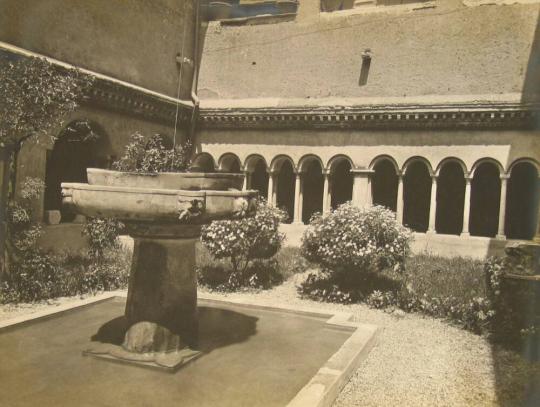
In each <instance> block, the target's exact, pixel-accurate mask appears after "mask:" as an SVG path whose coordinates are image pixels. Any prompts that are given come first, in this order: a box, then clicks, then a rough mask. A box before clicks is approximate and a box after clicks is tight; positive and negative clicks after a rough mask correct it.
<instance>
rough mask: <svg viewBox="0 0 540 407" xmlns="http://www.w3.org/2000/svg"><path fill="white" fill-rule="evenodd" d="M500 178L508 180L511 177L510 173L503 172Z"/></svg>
mask: <svg viewBox="0 0 540 407" xmlns="http://www.w3.org/2000/svg"><path fill="white" fill-rule="evenodd" d="M499 178H500V179H501V181H506V180H508V179H509V178H510V175H508V174H501V175H500V176H499Z"/></svg>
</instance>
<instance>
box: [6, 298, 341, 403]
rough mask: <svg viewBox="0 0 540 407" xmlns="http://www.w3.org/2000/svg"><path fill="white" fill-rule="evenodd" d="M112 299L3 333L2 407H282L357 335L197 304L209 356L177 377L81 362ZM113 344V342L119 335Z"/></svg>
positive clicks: (113, 311)
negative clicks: (171, 406)
mask: <svg viewBox="0 0 540 407" xmlns="http://www.w3.org/2000/svg"><path fill="white" fill-rule="evenodd" d="M124 307H125V300H124V299H121V298H114V299H112V300H108V301H105V302H102V303H98V304H94V305H89V306H86V307H84V308H80V309H76V310H72V311H68V312H67V313H62V314H60V315H58V316H52V317H49V318H47V319H46V320H39V321H35V322H31V323H27V324H25V325H23V326H20V327H12V328H8V329H5V330H3V331H2V332H1V333H0V360H1V363H0V377H1V378H2V379H1V380H0V394H1V395H2V396H1V402H0V404H1V405H3V406H12V407H16V406H168V405H181V406H231V407H232V406H283V405H286V404H287V403H288V402H289V401H290V400H291V399H292V398H293V397H294V396H295V394H296V393H297V392H298V391H300V389H301V388H302V387H303V386H304V385H305V384H307V382H308V381H309V380H310V378H311V377H312V376H314V375H315V373H316V372H317V371H318V369H319V368H320V367H321V366H322V365H323V364H324V363H325V362H326V361H327V360H328V359H329V358H330V356H332V355H333V354H334V353H335V352H336V351H337V350H338V348H339V347H340V346H341V345H342V344H343V343H344V342H345V341H346V340H347V338H348V337H349V336H350V334H351V332H350V331H344V330H339V329H335V328H331V327H329V326H328V325H325V321H326V320H327V319H328V318H326V317H314V316H307V315H298V314H291V313H285V312H277V311H271V310H261V309H257V308H248V307H245V306H237V305H225V304H216V303H214V302H211V303H208V302H207V303H205V302H204V301H199V313H200V349H201V350H202V351H203V352H204V356H202V357H201V358H199V359H197V360H196V361H194V362H192V363H190V364H189V365H187V366H185V367H183V368H182V369H181V370H179V371H178V372H177V373H174V374H170V373H167V372H161V371H154V370H150V369H147V368H141V367H134V366H128V365H124V364H118V363H113V362H109V361H103V360H97V359H94V358H91V357H84V356H82V355H81V351H82V350H83V349H84V348H85V347H86V346H87V344H88V341H89V339H90V338H91V337H92V336H93V335H94V334H96V332H97V331H98V330H99V328H100V327H102V326H103V325H104V324H107V325H106V326H107V327H108V328H110V327H114V326H121V325H122V319H123V316H122V315H123V313H124ZM109 332H110V333H111V334H110V335H109V336H108V340H110V341H112V342H114V341H117V340H118V338H115V332H116V331H115V330H114V329H113V330H109Z"/></svg>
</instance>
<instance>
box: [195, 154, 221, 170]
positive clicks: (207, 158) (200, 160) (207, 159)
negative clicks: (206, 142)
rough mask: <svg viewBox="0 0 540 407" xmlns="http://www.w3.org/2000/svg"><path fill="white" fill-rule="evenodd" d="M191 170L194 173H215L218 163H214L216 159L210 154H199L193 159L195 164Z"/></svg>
mask: <svg viewBox="0 0 540 407" xmlns="http://www.w3.org/2000/svg"><path fill="white" fill-rule="evenodd" d="M191 168H192V169H193V170H194V171H201V172H215V170H216V163H215V161H214V157H212V156H211V155H210V154H208V153H199V154H197V156H196V157H195V158H194V159H193V163H192V164H191Z"/></svg>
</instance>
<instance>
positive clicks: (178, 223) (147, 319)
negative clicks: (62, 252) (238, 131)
mask: <svg viewBox="0 0 540 407" xmlns="http://www.w3.org/2000/svg"><path fill="white" fill-rule="evenodd" d="M87 174H88V180H89V183H88V184H81V183H62V201H63V204H64V205H66V206H69V207H70V208H71V209H72V210H73V211H74V212H76V213H79V214H82V215H85V216H89V217H104V218H115V219H118V220H121V221H122V222H123V223H125V225H126V229H127V231H128V233H129V234H130V235H131V236H132V237H133V239H134V251H133V260H132V264H131V270H130V276H129V287H128V298H127V303H126V311H125V317H126V321H127V323H128V329H127V331H126V334H125V337H124V341H123V343H122V345H121V346H119V345H110V346H109V345H108V346H106V347H103V346H98V347H95V346H91V347H90V348H88V349H86V350H85V351H84V352H85V354H89V355H93V356H95V357H98V358H104V359H112V360H121V361H124V362H128V363H133V364H139V365H152V366H154V367H156V368H163V369H167V370H171V371H175V370H176V369H178V368H179V367H181V366H183V365H185V364H186V363H188V362H189V361H191V360H194V359H196V358H198V357H200V356H201V352H200V351H199V350H198V349H197V344H198V315H197V276H196V272H195V245H196V243H197V241H198V238H199V236H200V232H201V225H203V224H205V223H209V222H211V221H212V220H217V219H235V218H242V217H245V216H248V215H249V214H251V213H253V212H254V211H255V209H256V201H255V200H256V198H257V191H239V190H238V189H234V188H233V187H237V186H238V185H241V184H242V182H243V175H241V174H227V173H218V174H204V173H160V174H139V173H128V172H119V171H108V170H97V169H88V172H87ZM206 188H215V189H206Z"/></svg>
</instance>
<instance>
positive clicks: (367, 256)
mask: <svg viewBox="0 0 540 407" xmlns="http://www.w3.org/2000/svg"><path fill="white" fill-rule="evenodd" d="M410 239H411V233H410V231H409V230H408V229H407V228H405V227H404V226H402V225H401V224H400V223H399V222H398V221H396V219H395V214H394V213H393V212H392V211H390V210H388V209H386V208H384V207H382V206H373V207H371V208H366V209H362V208H358V207H356V206H354V205H352V204H351V203H350V202H348V203H345V204H343V205H341V206H339V207H338V208H337V209H336V210H335V211H332V212H331V213H329V214H324V215H315V216H314V217H313V218H312V220H311V222H310V225H309V227H308V228H307V229H306V231H305V233H304V235H303V237H302V253H303V255H304V256H305V257H306V258H307V259H308V260H309V261H311V262H313V263H316V264H319V265H320V266H322V267H323V268H325V269H328V270H329V271H331V272H338V273H341V272H344V271H349V272H354V273H369V272H380V271H381V270H383V269H384V268H387V267H396V269H399V268H400V267H401V265H402V264H403V261H404V260H405V258H406V257H407V255H408V253H409V243H410Z"/></svg>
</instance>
